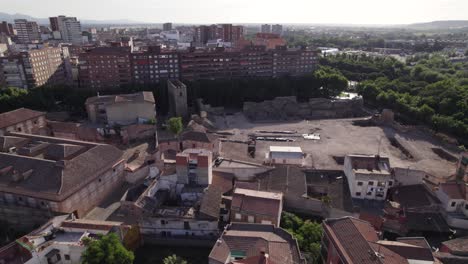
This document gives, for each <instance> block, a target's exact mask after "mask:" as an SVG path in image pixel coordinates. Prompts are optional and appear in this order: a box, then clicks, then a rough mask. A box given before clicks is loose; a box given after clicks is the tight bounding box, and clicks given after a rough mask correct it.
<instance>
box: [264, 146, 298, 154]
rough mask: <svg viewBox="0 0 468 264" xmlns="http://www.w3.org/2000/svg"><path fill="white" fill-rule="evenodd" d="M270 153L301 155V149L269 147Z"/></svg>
mask: <svg viewBox="0 0 468 264" xmlns="http://www.w3.org/2000/svg"><path fill="white" fill-rule="evenodd" d="M270 152H290V153H302V149H301V147H290V146H270Z"/></svg>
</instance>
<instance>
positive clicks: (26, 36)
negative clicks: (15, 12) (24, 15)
mask: <svg viewBox="0 0 468 264" xmlns="http://www.w3.org/2000/svg"><path fill="white" fill-rule="evenodd" d="M15 29H16V34H17V38H18V42H19V43H23V44H27V43H34V42H39V41H41V34H40V31H39V26H38V25H37V23H36V22H34V21H28V20H26V19H15Z"/></svg>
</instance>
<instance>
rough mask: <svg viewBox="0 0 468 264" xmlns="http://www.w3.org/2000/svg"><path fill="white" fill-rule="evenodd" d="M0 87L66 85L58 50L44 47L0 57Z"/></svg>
mask: <svg viewBox="0 0 468 264" xmlns="http://www.w3.org/2000/svg"><path fill="white" fill-rule="evenodd" d="M0 71H1V74H0V85H1V86H13V87H18V88H25V89H27V88H29V89H30V88H34V87H38V86H43V85H60V84H65V83H66V74H65V66H64V63H63V58H62V51H61V49H60V48H55V47H45V48H41V49H32V50H28V51H22V52H20V53H19V54H16V55H11V56H8V57H0Z"/></svg>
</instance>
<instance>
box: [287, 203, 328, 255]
mask: <svg viewBox="0 0 468 264" xmlns="http://www.w3.org/2000/svg"><path fill="white" fill-rule="evenodd" d="M281 227H282V228H284V229H286V230H287V231H288V232H289V233H291V234H292V235H293V236H294V238H296V239H297V242H298V244H299V248H300V249H301V251H303V252H305V256H306V257H307V259H308V260H309V261H310V262H311V263H316V262H317V260H318V259H319V257H320V240H321V239H322V233H323V229H322V226H321V224H320V223H317V222H313V221H310V220H306V221H304V220H302V219H301V218H300V217H298V216H297V215H295V214H292V213H288V212H283V213H282V215H281Z"/></svg>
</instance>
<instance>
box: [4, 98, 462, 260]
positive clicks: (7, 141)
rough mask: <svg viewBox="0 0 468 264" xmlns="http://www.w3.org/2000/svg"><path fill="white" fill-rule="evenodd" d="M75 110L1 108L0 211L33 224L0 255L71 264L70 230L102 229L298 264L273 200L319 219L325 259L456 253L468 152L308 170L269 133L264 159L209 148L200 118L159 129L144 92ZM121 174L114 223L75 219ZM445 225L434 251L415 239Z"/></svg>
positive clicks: (127, 241) (212, 142)
mask: <svg viewBox="0 0 468 264" xmlns="http://www.w3.org/2000/svg"><path fill="white" fill-rule="evenodd" d="M86 109H87V112H88V116H89V120H88V122H86V123H68V122H63V121H51V120H49V119H48V118H46V113H42V112H37V111H33V110H30V109H24V108H21V109H17V110H15V111H11V112H7V113H3V114H0V219H1V220H4V221H7V222H10V223H11V224H13V225H15V226H21V227H24V228H30V229H31V228H33V227H37V226H38V224H39V225H40V227H39V228H36V229H34V231H32V232H30V233H29V234H27V235H25V236H22V237H20V238H18V239H16V240H13V241H12V242H11V243H10V244H8V245H6V246H4V247H3V248H1V249H0V263H5V264H6V263H15V264H16V263H79V261H80V256H81V253H82V252H83V251H84V250H85V245H84V242H83V241H84V240H85V239H88V238H97V237H98V235H99V234H107V233H109V232H114V233H117V234H118V236H119V237H120V239H121V240H122V242H123V243H124V245H125V246H126V247H128V248H131V249H134V248H136V247H138V245H139V244H140V243H141V242H142V241H144V242H145V243H155V244H171V245H179V246H183V245H204V246H210V247H212V250H211V253H210V255H209V257H208V258H209V263H210V264H228V263H232V264H241V263H244V264H247V263H274V264H297V263H307V261H306V258H305V256H304V255H303V254H302V252H301V250H300V248H299V245H298V242H297V240H296V239H295V238H294V237H293V236H292V235H291V234H290V233H288V232H287V231H286V230H284V229H282V228H281V214H282V212H283V210H286V211H288V212H293V213H298V214H301V215H309V216H315V217H321V218H324V219H325V220H324V221H323V223H322V226H323V238H322V241H321V260H322V261H323V262H324V263H357V264H358V263H424V264H426V263H427V264H429V263H441V262H443V263H446V262H445V261H447V263H449V262H448V261H461V262H458V263H463V261H466V263H468V238H463V237H459V235H458V234H460V233H461V234H463V232H464V230H468V169H467V168H468V153H464V154H462V155H461V157H460V159H459V162H458V168H457V171H456V180H455V181H453V182H444V183H440V184H439V185H438V186H433V185H428V184H425V183H424V182H425V180H424V179H425V177H426V174H425V173H424V172H422V171H415V170H410V169H409V168H407V169H403V168H393V167H392V166H391V165H390V160H389V158H387V157H384V156H379V155H354V154H351V153H350V154H349V155H346V156H345V158H344V161H343V170H342V171H316V170H313V169H312V168H306V167H304V166H303V159H304V155H303V153H302V150H301V148H300V147H298V146H296V147H293V146H290V147H289V146H288V147H284V146H283V147H281V146H275V145H272V146H270V148H269V150H270V151H269V154H268V155H267V156H266V157H265V162H264V163H254V162H248V161H245V160H240V159H235V158H230V157H229V155H226V151H224V153H223V156H221V155H220V152H221V148H222V147H221V145H222V144H223V140H221V138H220V137H219V136H218V135H216V134H213V133H210V132H209V131H208V130H207V129H205V128H204V127H203V126H197V125H193V126H189V127H188V128H187V129H186V130H184V131H183V132H182V133H181V134H180V135H179V136H178V137H177V138H176V137H173V138H168V139H164V140H158V136H157V130H156V126H155V124H154V121H155V118H156V111H155V100H154V97H153V95H152V94H151V93H148V92H141V93H136V94H126V95H112V96H96V97H93V98H89V99H88V100H87V101H86ZM184 111H185V110H184ZM116 139H118V142H119V144H118V145H117V144H116V142H117V141H115V140H116ZM134 140H143V141H144V140H146V141H148V142H154V149H151V150H149V151H148V152H147V153H145V154H144V155H142V154H141V153H134V155H127V154H128V153H127V152H126V151H125V150H122V145H121V144H122V143H128V142H131V141H134ZM139 156H142V157H139ZM135 159H138V160H140V161H141V162H140V163H138V164H137V165H134V163H132V162H133V161H134V160H135ZM124 183H127V184H130V186H131V187H130V188H128V190H126V192H125V193H124V195H123V196H122V197H121V199H120V201H119V202H120V207H119V208H118V211H117V215H118V216H120V220H119V221H116V220H109V219H106V220H93V219H89V218H87V217H86V216H87V214H88V213H89V212H90V211H91V210H92V209H93V208H95V207H96V206H98V205H99V204H100V203H102V201H103V200H105V199H106V198H107V197H108V196H109V195H111V194H112V193H113V191H114V190H116V189H118V188H121V186H122V185H123V184H124ZM351 201H352V202H351ZM454 230H457V232H458V233H457V237H459V238H456V239H453V240H448V239H447V241H446V242H443V243H442V244H441V245H440V247H439V248H438V249H437V250H435V248H433V247H432V246H430V245H429V243H428V241H427V240H426V239H425V238H424V237H423V235H424V234H426V233H427V232H432V233H438V234H443V235H447V237H448V236H450V235H453V234H454ZM389 233H390V234H394V235H395V239H393V240H392V241H390V240H387V239H384V238H383V234H389Z"/></svg>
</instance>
